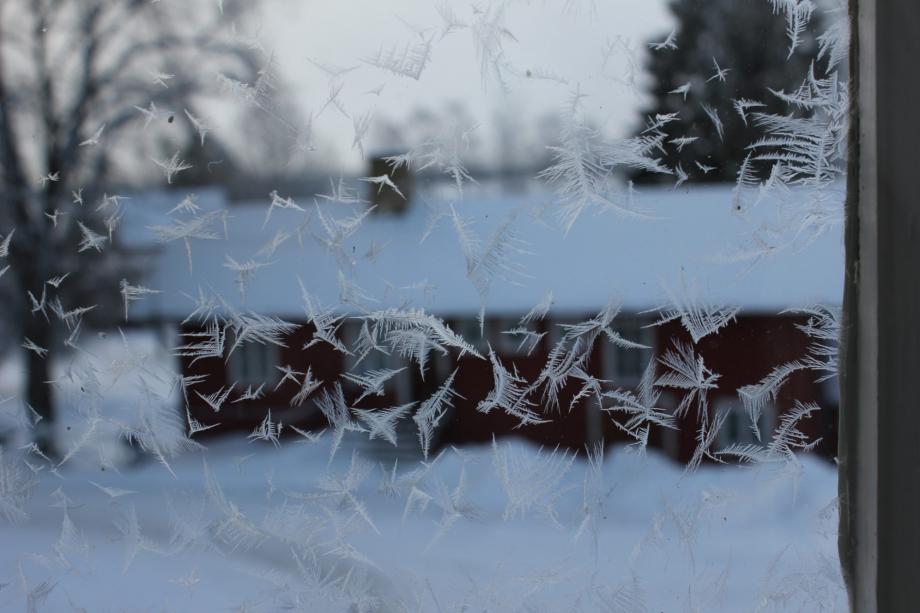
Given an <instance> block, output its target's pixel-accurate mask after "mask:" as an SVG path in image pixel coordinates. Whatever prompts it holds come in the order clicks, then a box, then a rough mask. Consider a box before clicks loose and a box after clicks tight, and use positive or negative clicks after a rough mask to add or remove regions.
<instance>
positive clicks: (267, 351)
mask: <svg viewBox="0 0 920 613" xmlns="http://www.w3.org/2000/svg"><path fill="white" fill-rule="evenodd" d="M278 358H279V355H278V347H277V346H275V345H271V344H262V343H242V344H240V345H238V346H237V347H236V348H235V349H234V350H233V353H231V354H230V359H229V361H228V363H227V373H228V374H229V376H230V382H231V383H236V384H237V385H243V386H248V385H256V386H258V385H262V384H263V383H264V384H266V385H268V384H272V383H274V381H275V380H276V378H277V376H278V374H279V371H278V369H277V368H276V366H278V365H279V361H278Z"/></svg>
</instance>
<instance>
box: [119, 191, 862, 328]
mask: <svg viewBox="0 0 920 613" xmlns="http://www.w3.org/2000/svg"><path fill="white" fill-rule="evenodd" d="M184 196H185V194H184V193H146V194H143V195H137V196H135V198H134V199H133V200H132V201H131V204H130V205H129V211H128V214H127V215H126V217H125V224H124V227H123V234H122V239H123V240H125V241H126V242H128V243H129V244H134V245H138V246H145V247H151V246H153V245H155V244H159V248H158V249H156V250H154V251H153V252H152V254H151V256H150V257H151V258H152V262H151V274H150V275H149V276H148V277H147V278H146V279H144V280H142V282H143V284H144V285H146V286H147V287H149V288H151V289H156V290H160V291H161V293H159V294H152V295H149V296H146V297H145V298H144V299H143V300H141V301H139V302H138V303H136V304H133V305H132V307H131V313H132V316H134V317H139V318H146V317H158V318H166V319H176V318H178V319H182V318H184V317H185V316H186V315H187V314H188V313H189V312H190V311H191V310H192V308H194V304H193V302H192V300H190V299H189V296H196V295H197V294H198V291H199V288H201V289H202V290H204V291H205V292H210V291H211V290H213V291H214V292H217V293H218V294H220V295H222V296H223V297H224V299H225V300H226V301H227V303H229V304H231V305H233V306H234V307H235V308H244V309H248V310H253V311H256V312H260V313H264V314H273V315H278V316H282V317H297V316H301V315H303V312H304V311H303V300H302V298H301V289H300V286H299V283H298V279H300V280H302V281H303V284H304V287H305V288H306V290H307V291H308V292H309V293H310V294H311V295H312V296H313V297H314V298H316V299H318V300H319V301H320V302H321V303H322V305H324V306H327V307H331V306H336V305H339V304H340V289H341V286H340V271H341V275H342V276H343V277H344V278H345V279H347V280H348V281H349V282H352V283H355V284H357V286H359V287H360V288H361V289H362V290H363V291H364V293H365V294H366V296H367V297H368V298H370V299H372V300H367V301H366V304H367V306H368V307H369V308H372V309H376V308H384V307H390V306H405V305H407V304H408V305H411V306H412V307H422V308H424V309H425V310H426V311H428V312H431V313H435V314H438V315H441V316H445V317H447V316H454V315H469V314H476V313H478V311H479V308H480V294H479V293H478V292H477V289H476V288H475V287H474V285H473V283H472V282H471V281H470V279H469V278H468V275H467V273H468V264H467V259H466V258H465V256H464V252H463V250H462V248H461V244H460V241H459V240H458V232H457V228H456V225H455V220H454V219H453V218H452V216H451V208H450V203H449V202H448V201H447V200H440V199H435V198H429V199H428V201H427V202H423V199H421V198H419V199H415V200H414V201H413V202H411V203H410V205H409V206H408V209H407V210H406V212H405V213H403V214H401V215H390V214H371V215H368V216H367V217H366V218H364V219H363V221H362V222H361V223H360V225H358V227H357V229H356V230H355V231H354V233H353V234H352V235H350V236H349V237H348V238H346V239H344V240H343V241H342V243H341V246H342V251H341V252H340V253H339V254H338V255H336V254H335V253H334V250H330V248H329V247H328V245H324V244H323V242H322V241H321V240H318V238H317V237H318V236H319V237H322V236H328V234H327V232H326V231H325V230H324V228H323V224H322V219H321V217H322V218H325V220H326V221H327V222H328V221H329V220H332V219H339V220H342V219H345V218H347V217H350V216H352V215H354V214H355V213H356V212H360V211H361V210H362V206H363V205H353V206H348V205H343V204H341V203H335V202H328V201H324V200H319V201H318V202H319V204H316V203H314V201H313V199H309V200H303V201H296V202H295V204H296V206H297V207H300V208H301V209H303V210H298V209H297V208H279V207H277V206H276V207H274V208H272V209H271V214H270V216H269V215H268V211H269V204H270V202H271V200H270V199H268V198H266V199H265V201H263V202H256V203H242V204H239V203H234V204H233V205H230V204H229V203H227V201H226V200H225V199H224V198H223V197H222V195H221V194H220V192H216V191H205V192H201V193H200V194H199V195H198V199H197V203H198V205H199V206H200V207H201V211H199V212H198V213H197V214H196V215H198V216H201V215H204V214H207V213H208V212H209V211H218V210H225V211H226V212H227V217H226V236H227V238H226V239H224V238H223V235H224V227H223V222H222V221H220V220H219V219H216V218H215V220H214V221H213V224H212V226H211V227H212V229H214V230H215V231H218V233H219V234H220V239H216V240H203V239H191V241H190V245H191V253H192V260H193V265H192V270H191V272H190V271H189V262H188V256H187V253H186V245H185V242H184V241H183V240H181V239H179V240H173V241H171V242H167V243H162V244H160V243H156V241H155V240H154V231H153V230H151V228H152V227H153V226H157V225H161V226H162V225H169V224H173V223H175V221H174V220H175V219H189V218H190V217H192V215H191V214H183V213H181V212H178V213H173V214H172V216H171V217H170V216H168V215H167V211H169V210H170V209H172V208H174V207H175V206H176V205H177V204H178V203H179V202H180V201H181V200H182V199H183V197H184ZM732 197H733V195H732V187H731V186H715V187H690V188H681V189H676V190H675V189H670V188H646V189H643V190H641V192H640V194H639V196H638V200H637V201H638V202H639V203H640V204H641V206H642V207H643V208H644V210H645V211H647V212H648V214H649V215H650V216H651V217H652V218H650V219H636V218H631V217H623V216H621V215H618V214H616V213H614V212H611V211H597V210H591V209H589V210H586V211H585V212H584V213H582V215H581V216H580V217H579V219H578V220H577V221H576V223H575V224H574V226H573V227H572V228H571V230H570V231H569V232H568V233H567V234H566V233H564V232H563V230H561V229H560V226H559V224H558V223H557V222H556V217H555V215H554V206H555V204H554V203H555V201H556V200H555V198H554V196H553V194H552V193H551V192H549V191H546V190H541V189H535V190H531V191H526V190H522V191H519V192H517V193H501V192H498V191H496V192H489V191H488V190H485V189H482V190H479V191H478V192H475V193H474V192H470V193H468V194H467V195H466V196H465V197H464V198H463V199H462V200H459V201H456V202H454V204H453V209H454V210H455V211H456V213H457V214H458V215H459V216H460V217H461V218H462V219H464V220H465V221H466V222H467V229H468V230H469V231H471V232H472V233H475V234H476V235H477V236H478V237H479V239H480V244H479V248H480V249H482V250H485V249H486V248H487V247H488V245H489V239H490V236H491V233H492V232H493V231H494V230H495V229H496V228H497V227H498V226H500V225H501V224H502V223H503V222H505V221H506V220H507V219H508V218H509V216H510V215H515V217H514V221H513V222H512V226H511V228H512V229H513V233H514V235H515V237H516V238H517V239H518V240H519V241H521V242H520V243H517V242H515V243H514V244H515V245H518V246H520V248H521V249H522V252H517V251H513V252H512V253H510V254H508V258H507V260H506V261H508V262H511V264H512V268H517V269H518V272H519V273H520V274H514V275H510V276H509V279H505V278H500V277H499V278H496V280H495V281H494V282H493V283H492V285H491V287H490V291H489V293H488V298H487V302H486V310H487V313H490V314H492V315H500V314H509V315H511V314H521V313H522V312H526V311H528V310H529V309H531V308H532V307H533V306H534V305H535V304H537V303H538V302H540V300H541V299H542V298H543V297H544V296H545V295H546V294H547V292H549V291H552V292H553V295H554V306H553V311H554V312H556V313H559V314H562V315H564V314H566V313H571V314H582V313H586V312H591V311H596V310H598V309H599V308H601V307H602V306H604V305H605V304H607V303H608V302H609V301H610V299H611V298H615V299H617V300H619V301H620V302H621V304H622V306H623V308H625V309H628V310H635V311H637V310H644V309H647V308H653V307H656V306H661V305H662V304H663V303H665V302H666V301H667V300H668V289H670V290H671V291H672V292H675V293H678V294H680V293H682V292H684V289H682V288H684V287H685V286H693V287H695V293H696V294H697V295H699V296H700V297H702V298H703V299H704V300H705V301H706V302H708V303H724V304H726V305H732V306H741V307H742V308H743V309H745V310H747V311H755V312H775V311H778V310H781V309H784V308H789V307H795V306H804V305H809V304H816V303H821V304H828V305H837V304H839V303H840V301H841V297H842V287H843V257H844V254H843V244H842V232H841V228H840V227H839V226H835V227H834V228H833V229H832V230H831V231H827V232H819V231H818V230H817V229H816V228H817V226H813V225H812V226H809V225H802V226H801V228H793V230H794V232H786V233H785V234H783V233H782V232H780V231H778V230H777V229H776V224H777V221H776V219H777V215H776V214H775V211H774V209H776V210H779V209H781V208H782V207H780V206H779V205H777V204H776V203H775V202H772V201H764V202H761V203H759V204H758V205H757V206H756V208H755V209H754V210H752V211H751V212H748V213H747V214H745V215H738V214H735V213H733V212H732V208H733V207H732ZM785 197H786V198H787V199H788V198H790V197H796V196H794V195H792V196H790V195H789V194H787V195H786V196H785ZM801 197H806V196H805V195H802V196H801ZM836 197H837V195H834V198H836ZM840 198H841V199H842V194H841V195H840ZM825 206H826V203H825ZM835 206H836V205H835ZM840 206H842V205H840ZM437 211H440V212H441V214H440V217H439V215H438V214H437V213H436V212H437ZM432 220H436V221H435V223H434V225H433V227H432V226H431V222H432ZM279 233H280V236H283V235H285V234H287V235H290V238H288V239H287V240H285V241H284V242H283V243H281V244H280V245H278V246H277V248H276V249H275V250H274V252H271V253H270V252H269V251H268V250H266V251H262V254H261V255H259V254H258V252H259V251H260V250H261V249H263V247H265V246H266V244H268V243H270V242H271V241H272V239H273V238H274V237H276V236H279ZM791 234H795V240H794V241H792V243H791V244H790V245H789V246H787V247H785V248H782V249H778V250H776V252H775V253H772V254H770V255H768V256H765V257H762V258H758V259H753V260H752V259H745V258H739V257H735V256H737V255H738V254H739V253H741V252H744V251H746V250H750V248H751V245H757V249H763V250H765V251H768V250H770V249H771V245H775V244H779V243H782V242H783V241H784V240H786V238H782V237H785V236H788V235H791ZM298 235H299V236H300V238H301V240H299V238H298ZM752 236H754V237H755V238H753V239H752ZM423 239H424V240H423ZM771 241H772V243H771ZM375 252H376V253H375ZM228 256H229V257H230V258H232V259H233V260H234V261H236V262H238V263H240V264H245V263H247V262H249V261H254V262H264V263H265V265H264V266H261V267H259V268H258V269H256V270H254V271H253V272H252V273H251V276H250V279H249V281H248V283H247V287H246V292H245V300H244V298H243V296H241V293H240V291H239V288H238V285H237V280H238V273H237V272H235V271H234V270H231V269H230V268H228V267H227V263H228V261H229V260H227V257H228ZM349 260H351V261H353V262H354V265H352V264H351V263H349ZM506 276H508V275H506Z"/></svg>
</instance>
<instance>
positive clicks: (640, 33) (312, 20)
mask: <svg viewBox="0 0 920 613" xmlns="http://www.w3.org/2000/svg"><path fill="white" fill-rule="evenodd" d="M447 4H449V6H450V7H451V8H452V10H453V11H454V12H455V14H456V15H457V16H458V17H460V18H461V19H462V20H464V21H467V22H468V21H471V20H472V19H473V18H474V17H475V15H474V10H475V8H474V5H472V4H470V3H468V2H455V1H451V0H447ZM436 6H437V3H436V2H434V1H433V0H385V1H384V0H337V1H328V0H322V1H321V0H264V7H263V9H262V13H263V18H262V22H261V24H259V25H258V26H257V27H258V31H259V33H258V36H259V38H260V39H261V40H263V41H264V44H265V45H266V48H267V49H269V50H271V51H273V52H274V53H275V57H276V58H277V60H278V62H279V65H280V67H281V71H282V74H283V77H284V79H285V80H286V81H287V83H286V85H287V87H288V88H290V90H291V92H292V94H293V95H294V98H295V100H296V103H297V105H298V106H300V107H301V108H302V109H303V114H304V117H308V116H309V115H310V113H311V112H312V113H313V114H314V123H313V129H314V134H315V135H316V138H317V140H318V141H319V142H320V143H321V145H322V148H323V150H326V151H328V150H330V149H331V150H332V152H333V154H334V155H336V156H337V157H339V160H340V162H341V164H342V165H343V167H345V168H355V167H356V166H357V165H358V164H359V163H360V155H359V154H358V152H357V151H356V150H352V149H351V144H352V139H353V134H354V133H353V127H352V121H351V120H350V119H346V118H345V117H344V116H342V115H341V114H340V113H339V112H338V111H336V110H334V109H332V108H331V107H330V108H327V109H326V110H325V111H324V112H323V113H322V114H321V115H318V116H316V115H315V114H316V113H317V112H318V111H319V109H320V108H321V107H322V106H323V104H324V102H325V100H326V99H327V97H328V95H329V87H330V86H329V80H328V77H327V75H326V74H325V73H323V72H322V71H321V70H320V69H318V68H317V67H316V66H314V65H313V64H311V63H310V61H309V60H311V59H312V60H314V61H317V62H320V63H326V64H335V65H339V66H342V67H350V66H358V67H359V68H358V69H357V70H354V71H352V72H349V73H348V74H346V75H344V77H342V83H343V87H342V90H341V93H340V95H339V99H340V100H341V101H342V102H343V104H344V106H345V108H346V110H347V112H348V113H349V115H351V116H352V117H354V116H360V115H362V114H364V113H367V112H373V113H374V115H375V117H385V118H390V119H402V118H405V116H406V115H407V114H408V113H409V112H410V111H411V110H412V109H414V108H417V107H420V106H421V107H428V108H435V109H437V108H442V107H443V106H444V104H445V103H447V102H449V101H459V102H461V103H462V104H463V105H464V106H465V107H466V108H467V109H468V110H469V111H470V112H471V114H472V115H473V116H474V118H475V119H476V120H477V121H478V122H479V123H480V124H482V127H481V128H480V129H479V130H478V132H479V133H478V134H477V136H478V137H479V138H482V139H488V138H490V137H492V136H493V132H494V131H493V130H492V129H491V127H490V126H489V121H490V118H492V117H494V115H495V114H496V112H497V111H499V110H501V109H505V110H506V111H510V112H512V113H513V114H514V115H515V116H516V118H517V119H519V120H520V122H521V124H522V125H525V126H527V125H532V122H533V121H534V120H535V118H537V117H540V116H542V115H545V114H546V113H547V112H551V111H553V110H555V109H557V108H560V107H561V106H562V104H563V103H564V101H565V100H566V99H567V98H568V97H569V96H570V94H571V92H572V91H573V90H574V89H575V88H576V87H579V88H580V90H581V91H582V92H583V93H585V94H588V96H589V97H588V98H587V99H586V101H585V103H586V108H587V109H588V110H589V112H590V113H591V115H592V116H593V117H595V118H596V119H597V120H598V122H599V123H600V124H601V125H603V126H604V127H605V129H606V130H608V131H609V132H610V133H611V134H614V135H616V134H623V133H625V132H626V131H627V130H629V128H630V126H632V125H635V123H636V122H637V121H638V117H637V114H636V110H637V107H638V104H639V98H638V96H637V95H636V94H635V93H633V92H631V91H630V90H629V88H628V87H626V86H625V85H624V84H623V83H622V82H620V81H618V80H617V79H622V77H624V75H625V74H626V66H627V60H626V54H625V53H624V52H623V51H622V50H620V51H617V52H615V53H614V54H613V55H611V56H610V58H609V60H608V61H607V64H606V66H604V57H603V50H604V48H605V46H606V45H607V43H608V42H609V41H613V40H615V39H616V38H617V37H618V36H622V37H624V38H625V39H628V40H629V41H630V42H631V44H632V47H633V49H635V50H636V59H637V61H638V62H639V64H640V76H641V63H642V60H643V55H644V53H645V48H646V45H645V43H646V41H647V40H648V39H649V38H650V37H656V36H658V35H661V38H664V35H666V34H667V32H668V31H670V29H671V27H672V25H673V24H672V23H671V21H670V17H669V14H668V13H667V11H666V8H665V5H664V0H597V1H596V3H595V2H593V0H568V2H567V1H566V0H529V1H528V0H519V1H517V2H511V3H509V6H508V8H507V10H506V13H505V20H504V23H505V26H506V27H507V29H508V30H509V31H510V32H511V33H512V34H513V35H514V37H515V39H516V41H515V40H506V41H505V43H504V51H505V54H506V56H507V57H508V59H509V60H510V61H511V63H512V64H513V65H514V66H515V67H516V68H519V69H520V70H521V71H524V70H527V69H530V70H532V71H541V70H547V71H551V72H553V73H555V74H557V75H560V76H563V77H565V78H566V80H567V81H568V83H567V84H561V83H558V82H555V81H548V80H538V79H526V78H519V77H518V78H516V77H512V78H511V79H510V85H511V90H512V91H511V92H510V93H509V94H505V93H503V92H502V91H501V89H500V88H499V87H498V85H497V84H496V83H495V82H494V81H493V82H485V83H484V82H483V80H482V78H481V72H480V62H479V60H478V58H477V55H476V46H475V44H474V42H473V37H472V35H471V32H470V30H469V29H464V30H460V31H457V32H454V33H452V34H450V35H449V36H447V37H445V38H443V39H441V38H440V28H441V26H442V24H443V21H442V19H441V17H440V15H439V14H438V11H437V9H436ZM482 6H486V5H484V4H483V5H482ZM410 25H411V27H410ZM413 28H416V29H422V28H431V30H430V32H431V35H433V36H434V40H435V44H434V47H433V53H432V61H431V63H430V64H429V65H428V66H427V68H426V69H425V71H424V72H423V73H422V75H421V77H420V79H419V80H418V81H415V80H413V79H410V78H407V77H401V76H395V75H392V74H390V73H387V72H385V71H383V70H380V69H378V68H375V67H373V66H369V65H368V64H366V63H364V62H362V59H364V58H367V57H370V56H373V55H376V53H377V52H378V50H379V49H380V48H381V46H390V45H399V46H400V47H402V46H404V45H406V44H407V43H411V42H413V41H416V40H419V34H417V33H416V32H414V31H413ZM380 85H383V86H384V87H383V90H382V92H381V93H380V95H379V96H378V95H375V94H372V93H371V94H369V93H367V92H368V91H369V90H372V89H374V88H377V87H378V86H380Z"/></svg>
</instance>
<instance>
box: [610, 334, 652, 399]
mask: <svg viewBox="0 0 920 613" xmlns="http://www.w3.org/2000/svg"><path fill="white" fill-rule="evenodd" d="M644 326H645V321H644V320H642V319H640V318H637V317H622V318H619V317H618V318H617V319H616V320H615V321H614V323H613V329H614V331H615V332H616V333H617V334H619V335H620V337H622V338H623V339H624V340H625V341H629V342H631V343H638V344H640V345H645V346H646V347H649V348H648V349H641V348H634V347H624V346H621V345H615V344H614V343H612V342H610V341H609V340H607V339H606V338H605V339H604V345H603V361H604V365H603V369H604V376H603V377H604V379H606V380H608V381H610V382H611V383H612V384H613V385H615V386H619V387H623V386H633V385H637V384H638V383H639V380H640V379H642V374H643V373H644V372H645V369H646V367H647V366H648V363H649V360H651V359H652V356H653V353H654V352H653V344H654V342H655V338H654V331H653V330H652V328H647V327H644Z"/></svg>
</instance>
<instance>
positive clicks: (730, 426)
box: [714, 396, 776, 449]
mask: <svg viewBox="0 0 920 613" xmlns="http://www.w3.org/2000/svg"><path fill="white" fill-rule="evenodd" d="M714 407H715V409H716V411H717V412H718V411H724V412H727V413H728V416H727V417H726V418H725V421H724V422H723V424H722V429H721V430H719V434H718V437H717V440H718V448H719V449H724V448H725V447H728V446H729V445H736V444H761V443H766V442H768V441H769V440H770V437H771V436H772V434H773V427H774V423H775V421H776V409H775V407H774V406H773V405H772V404H767V405H766V406H765V407H764V409H763V412H762V413H761V414H760V418H759V419H758V420H757V429H758V430H759V432H760V440H758V438H757V435H756V434H755V433H754V428H753V427H752V423H751V418H750V416H749V415H748V414H747V412H746V411H745V410H744V407H743V406H741V403H740V402H738V400H737V399H736V398H731V397H727V396H720V397H719V398H717V399H716V400H715V402H714Z"/></svg>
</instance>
